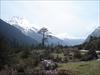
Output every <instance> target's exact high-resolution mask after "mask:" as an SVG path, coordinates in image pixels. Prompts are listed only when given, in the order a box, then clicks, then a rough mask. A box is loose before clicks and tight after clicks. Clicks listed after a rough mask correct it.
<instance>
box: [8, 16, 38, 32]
mask: <svg viewBox="0 0 100 75" xmlns="http://www.w3.org/2000/svg"><path fill="white" fill-rule="evenodd" d="M7 22H8V23H9V24H11V25H15V26H16V25H18V26H20V27H22V28H23V29H24V30H25V31H28V30H33V31H36V32H37V29H36V28H34V27H33V25H32V24H31V23H30V22H29V21H28V20H27V19H25V18H23V17H18V16H13V17H11V18H9V19H8V20H7Z"/></svg>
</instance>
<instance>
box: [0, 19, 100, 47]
mask: <svg viewBox="0 0 100 75" xmlns="http://www.w3.org/2000/svg"><path fill="white" fill-rule="evenodd" d="M33 26H34V25H32V24H30V23H29V22H28V21H27V20H26V19H24V18H20V17H11V18H10V19H9V20H7V21H6V22H5V21H3V20H1V19H0V37H2V36H4V37H6V38H8V39H10V40H14V39H15V40H17V41H18V42H20V43H23V44H39V43H41V40H42V35H41V34H39V33H38V31H39V30H38V29H36V28H34V27H33ZM91 35H92V36H97V37H99V36H100V27H99V28H97V29H96V30H95V31H94V32H93V33H92V34H91ZM66 37H67V36H66ZM89 37H90V36H89ZM89 37H88V38H87V40H89ZM83 42H84V39H70V38H66V39H60V38H58V37H56V36H54V35H52V38H48V41H47V42H46V44H48V45H51V44H52V45H58V44H60V45H67V46H74V45H79V44H82V43H83Z"/></svg>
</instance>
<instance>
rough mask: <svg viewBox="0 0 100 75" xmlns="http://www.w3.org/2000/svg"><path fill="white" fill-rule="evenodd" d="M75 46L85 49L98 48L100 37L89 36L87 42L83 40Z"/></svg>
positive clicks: (99, 46) (99, 48) (99, 47)
mask: <svg viewBox="0 0 100 75" xmlns="http://www.w3.org/2000/svg"><path fill="white" fill-rule="evenodd" d="M75 47H78V48H79V49H85V50H90V49H94V50H100V37H93V36H90V39H89V40H88V41H87V42H84V43H83V44H81V45H77V46H75Z"/></svg>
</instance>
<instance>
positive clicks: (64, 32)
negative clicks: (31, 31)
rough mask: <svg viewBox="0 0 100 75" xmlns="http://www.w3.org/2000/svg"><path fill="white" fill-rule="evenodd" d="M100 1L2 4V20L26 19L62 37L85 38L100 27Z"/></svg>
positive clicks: (6, 2) (0, 15)
mask: <svg viewBox="0 0 100 75" xmlns="http://www.w3.org/2000/svg"><path fill="white" fill-rule="evenodd" d="M99 6H100V1H99V0H95V1H93V0H89V1H86V0H85V1H82V0H81V1H78V0H75V1H73V0H72V1H60V0H59V1H39V0H38V1H31V0H30V1H27V0H21V1H16V0H15V1H11V0H9V1H6V0H5V1H1V2H0V18H1V19H3V20H7V19H9V18H10V17H12V16H19V17H24V18H25V19H27V20H28V21H29V22H30V23H31V24H33V27H35V28H38V29H40V28H42V27H46V28H48V30H49V31H51V32H52V34H53V35H55V36H57V37H59V38H72V39H85V38H86V37H87V36H88V35H89V34H90V33H92V32H93V30H95V29H96V28H97V27H98V26H100V23H99V21H100V19H99V16H100V15H99V14H100V8H99Z"/></svg>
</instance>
